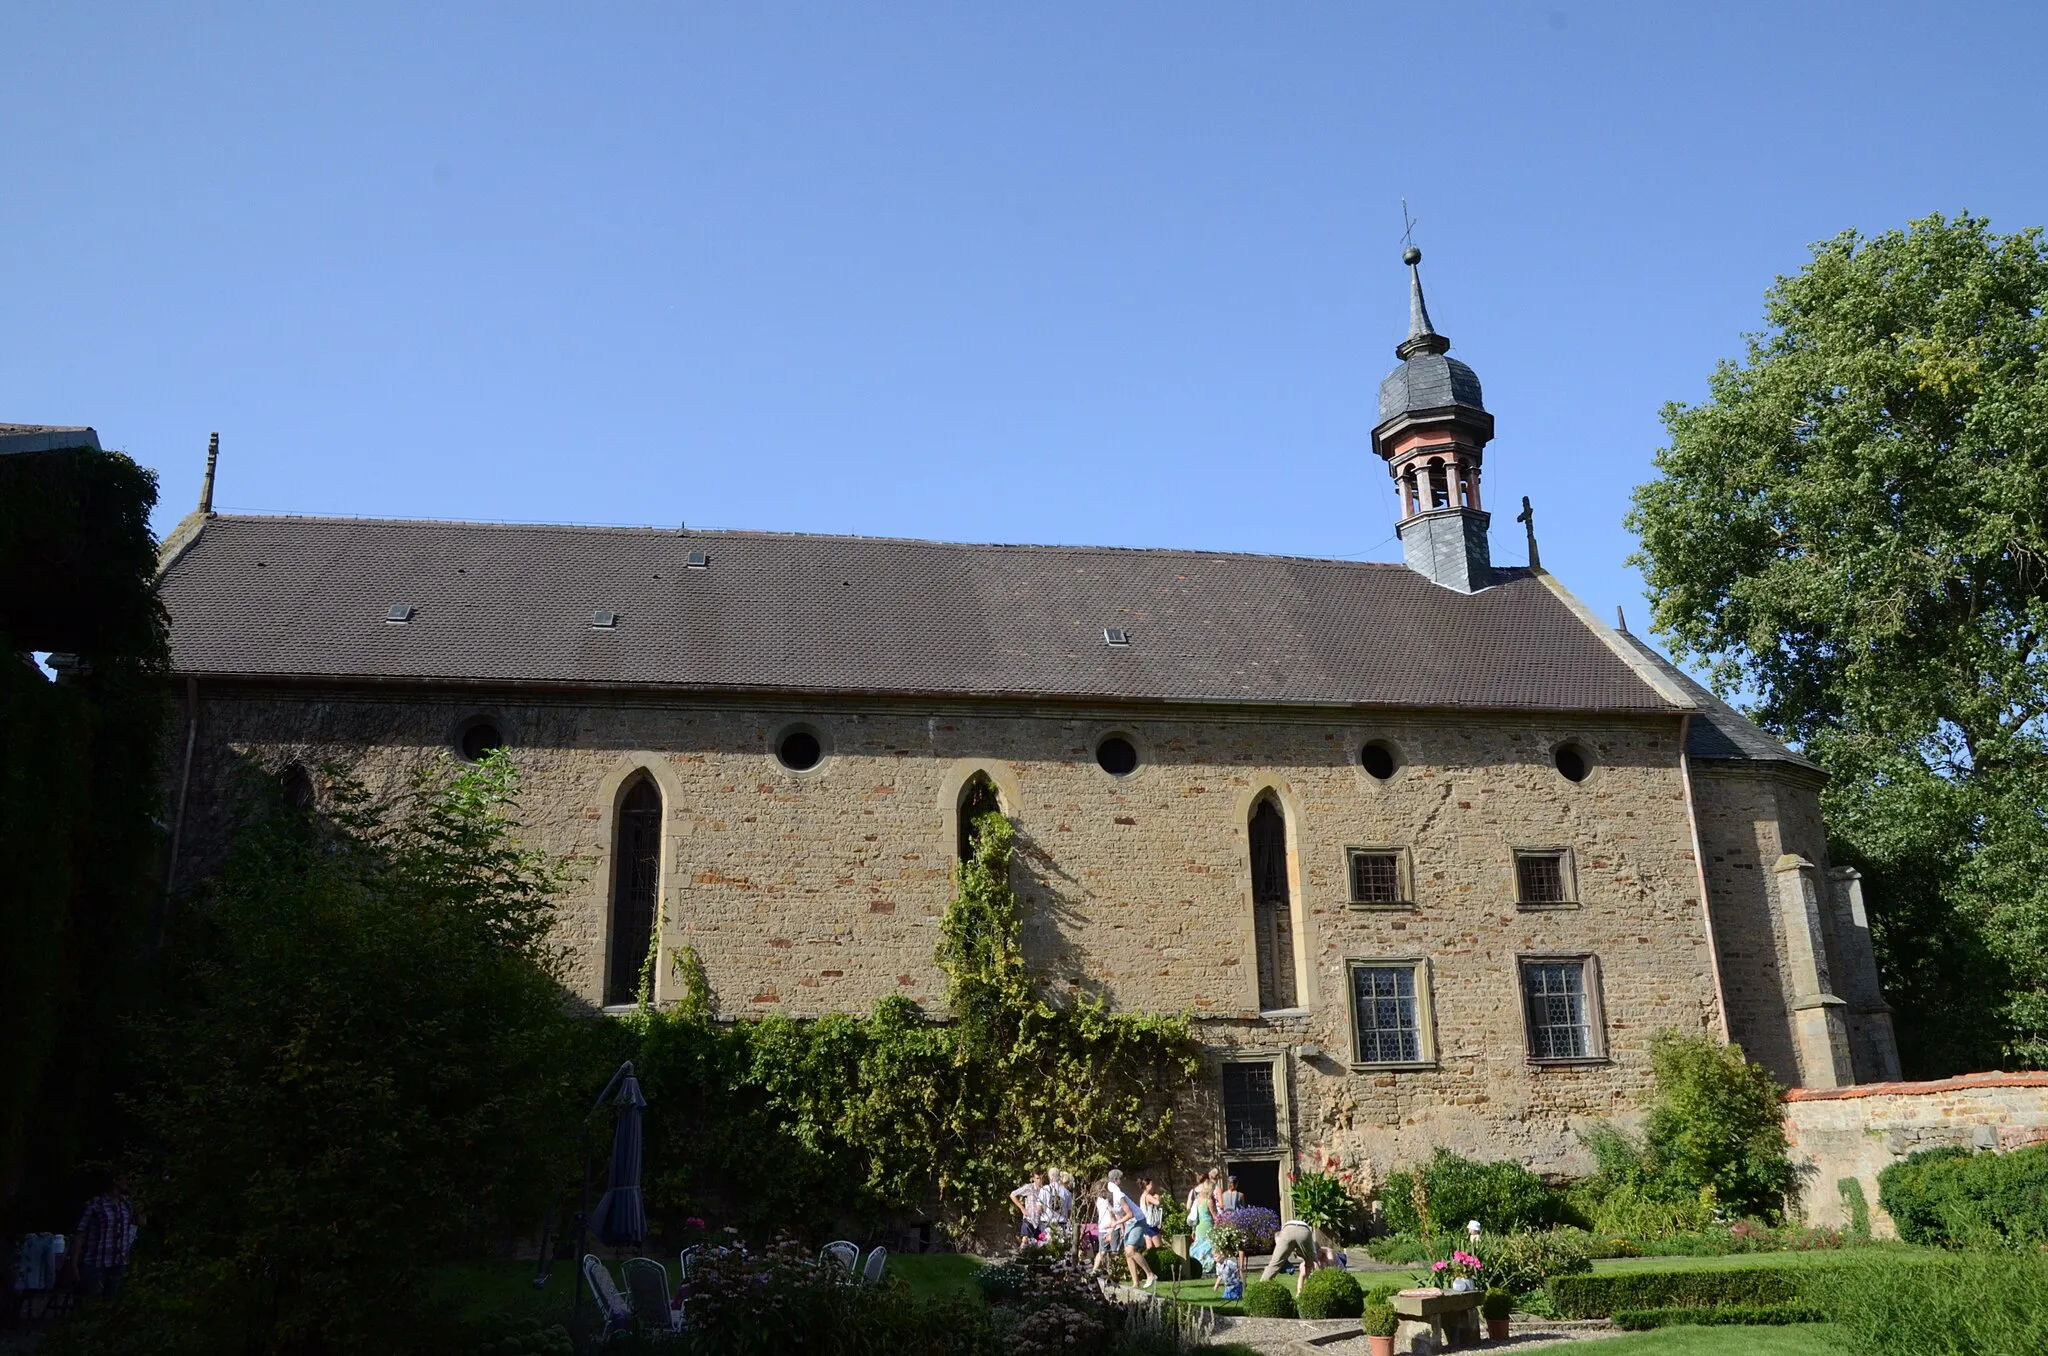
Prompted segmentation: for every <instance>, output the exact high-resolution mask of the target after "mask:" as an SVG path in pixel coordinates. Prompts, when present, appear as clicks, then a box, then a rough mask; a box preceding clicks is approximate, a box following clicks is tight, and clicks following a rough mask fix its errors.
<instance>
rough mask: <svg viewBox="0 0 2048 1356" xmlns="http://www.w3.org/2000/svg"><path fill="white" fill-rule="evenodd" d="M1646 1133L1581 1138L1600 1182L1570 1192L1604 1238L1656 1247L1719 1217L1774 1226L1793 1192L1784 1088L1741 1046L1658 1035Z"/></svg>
mask: <svg viewBox="0 0 2048 1356" xmlns="http://www.w3.org/2000/svg"><path fill="white" fill-rule="evenodd" d="M1650 1063H1651V1067H1652V1069H1653V1070H1654V1071H1655V1074H1656V1080H1657V1084H1656V1092H1655V1096H1654V1099H1653V1101H1652V1103H1651V1106H1650V1114H1649V1116H1648V1118H1647V1119H1646V1120H1645V1122H1644V1126H1643V1134H1642V1136H1641V1137H1640V1138H1635V1137H1632V1136H1630V1135H1629V1134H1627V1133H1626V1132H1624V1131H1622V1130H1620V1129H1618V1128H1616V1127H1615V1126H1612V1125H1601V1126H1597V1127H1595V1128H1594V1129H1592V1130H1591V1131H1589V1132H1587V1133H1586V1134H1585V1135H1584V1136H1583V1137H1582V1138H1583V1142H1584V1144H1585V1145H1586V1147H1587V1148H1588V1149H1590V1150H1591V1151H1592V1153H1593V1157H1594V1161H1595V1162H1597V1163H1598V1164H1599V1168H1600V1171H1599V1173H1598V1174H1597V1175H1596V1176H1595V1177H1593V1178H1591V1179H1589V1180H1587V1181H1586V1182H1584V1183H1581V1184H1580V1186H1579V1187H1578V1188H1576V1189H1575V1190H1574V1191H1573V1193H1572V1200H1573V1202H1574V1204H1575V1205H1577V1207H1578V1208H1579V1209H1580V1210H1581V1211H1583V1212H1585V1213H1587V1214H1589V1215H1591V1217H1592V1224H1593V1227H1594V1228H1595V1229H1597V1230H1598V1231H1599V1232H1601V1233H1604V1234H1613V1235H1617V1236H1619V1235H1630V1236H1634V1237H1640V1238H1653V1237H1657V1236H1659V1235H1662V1234H1668V1233H1676V1232H1682V1231H1685V1230H1689V1229H1699V1228H1703V1227H1705V1226H1706V1225H1707V1224H1708V1223H1709V1222H1710V1221H1711V1219H1712V1216H1713V1211H1714V1208H1715V1207H1716V1206H1717V1205H1719V1206H1725V1207H1727V1208H1728V1209H1730V1210H1731V1211H1733V1212H1735V1213H1738V1214H1743V1215H1758V1216H1763V1217H1766V1218H1771V1219H1775V1218H1777V1217H1778V1215H1779V1214H1780V1213H1781V1212H1782V1211H1783V1209H1784V1204H1785V1196H1786V1193H1787V1192H1789V1191H1790V1190H1791V1189H1792V1186H1793V1181H1794V1179H1793V1173H1792V1160H1791V1157H1790V1155H1789V1154H1788V1153H1787V1152H1786V1146H1785V1125H1784V1115H1783V1111H1782V1109H1781V1108H1780V1106H1779V1103H1778V1095H1779V1091H1780V1090H1779V1088H1778V1085H1777V1084H1776V1083H1774V1082H1773V1081H1772V1080H1771V1076H1770V1074H1768V1073H1767V1072H1765V1071H1764V1069H1763V1067H1762V1066H1760V1065H1756V1064H1751V1063H1750V1062H1749V1061H1748V1060H1746V1059H1745V1058H1744V1057H1743V1054H1742V1049H1741V1047H1740V1046H1735V1045H1721V1044H1719V1043H1717V1042H1715V1041H1713V1040H1711V1039H1709V1038H1708V1037H1706V1036H1680V1035H1678V1034H1677V1033H1676V1032H1672V1031H1664V1032H1659V1033H1658V1034H1657V1036H1656V1037H1655V1038H1654V1039H1652V1041H1651V1042H1650Z"/></svg>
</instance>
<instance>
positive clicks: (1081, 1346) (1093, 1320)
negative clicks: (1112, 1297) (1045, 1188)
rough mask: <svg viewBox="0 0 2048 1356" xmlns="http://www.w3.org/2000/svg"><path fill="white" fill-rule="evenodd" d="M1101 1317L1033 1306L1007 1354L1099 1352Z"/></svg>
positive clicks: (1103, 1329) (1105, 1336)
mask: <svg viewBox="0 0 2048 1356" xmlns="http://www.w3.org/2000/svg"><path fill="white" fill-rule="evenodd" d="M1104 1317H1105V1316H1104V1315H1102V1314H1100V1313H1090V1312H1087V1311H1085V1310H1081V1309H1076V1308H1073V1307H1071V1306H1069V1305H1065V1304H1048V1305H1046V1306H1044V1307H1043V1308H1039V1309H1033V1310H1032V1311H1031V1312H1030V1313H1027V1314H1026V1315H1024V1318H1023V1321H1022V1322H1020V1323H1018V1324H1017V1326H1016V1327H1015V1328H1012V1329H1011V1330H1010V1340H1009V1342H1008V1343H1007V1344H1006V1350H1007V1352H1008V1356H1074V1354H1075V1353H1080V1352H1090V1351H1100V1350H1101V1349H1102V1348H1103V1346H1104V1344H1105V1343H1107V1341H1108V1340H1109V1328H1108V1326H1107V1324H1106V1323H1105V1322H1104V1321H1103V1319H1104ZM790 1349H792V1350H794V1349H796V1348H790Z"/></svg>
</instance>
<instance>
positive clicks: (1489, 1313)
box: [1479, 1287, 1515, 1322]
mask: <svg viewBox="0 0 2048 1356" xmlns="http://www.w3.org/2000/svg"><path fill="white" fill-rule="evenodd" d="M1514 1311H1515V1297H1514V1295H1513V1294H1511V1293H1509V1292H1508V1291H1506V1290H1502V1289H1499V1288H1498V1287H1496V1288H1494V1289H1492V1290H1489V1291H1487V1292H1486V1296H1485V1298H1483V1299H1481V1300H1480V1301H1479V1315H1480V1317H1482V1318H1490V1319H1493V1320H1494V1321H1496V1322H1498V1321H1499V1320H1501V1319H1503V1318H1506V1317H1507V1316H1508V1315H1509V1314H1511V1313H1513V1312H1514Z"/></svg>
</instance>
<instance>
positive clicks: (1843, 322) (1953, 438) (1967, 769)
mask: <svg viewBox="0 0 2048 1356" xmlns="http://www.w3.org/2000/svg"><path fill="white" fill-rule="evenodd" d="M1765 320H1766V325H1767V328H1766V329H1765V330H1764V331H1763V332H1762V333H1760V334H1757V335H1753V336H1751V337H1750V340H1749V344H1748V352H1747V354H1746V357H1745V360H1744V361H1742V362H1740V363H1735V362H1724V363H1722V364H1721V365H1720V366H1719V367H1718V368H1717V369H1716V370H1715V372H1714V374H1713V376H1712V378H1711V379H1710V382H1709V396H1708V398H1707V399H1706V400H1705V401H1703V402H1702V403H1700V404H1697V405H1680V404H1673V405H1669V406H1667V407H1666V408H1665V410H1664V422H1665V426H1666V428H1667V429H1668V431H1669V434H1670V439H1671V441H1670V444H1669V445H1668V446H1667V447H1665V448H1664V449H1663V450H1662V451H1660V452H1659V454H1658V456H1657V468H1658V471H1659V476H1658V478H1657V479H1655V480H1653V481H1651V482H1650V483H1648V484H1646V485H1643V486H1641V487H1640V488H1638V490H1637V491H1636V498H1635V508H1634V511H1633V512H1632V513H1631V515H1630V517H1629V525H1630V527H1631V528H1632V529H1633V530H1634V531H1636V532H1637V533H1638V534H1639V535H1640V537H1641V541H1642V548H1641V550H1640V552H1639V553H1638V554H1637V555H1636V556H1635V557H1634V562H1635V563H1636V564H1638V565H1639V566H1641V567H1642V569H1643V572H1644V576H1645V578H1646V579H1647V580H1648V582H1649V585H1650V590H1651V595H1652V597H1653V598H1654V599H1655V602H1654V604H1653V617H1654V621H1655V627H1656V630H1657V633H1658V634H1659V635H1660V636H1662V637H1663V638H1664V639H1666V640H1667V641H1668V642H1669V643H1670V645H1671V647H1672V651H1673V653H1674V654H1676V655H1678V656H1679V657H1681V658H1695V659H1700V660H1704V661H1706V662H1707V663H1708V664H1709V665H1710V667H1711V672H1712V677H1713V681H1714V683H1715V686H1716V687H1717V688H1718V689H1719V690H1720V691H1722V692H1724V693H1740V694H1746V695H1747V696H1748V697H1749V698H1750V699H1751V701H1752V707H1751V709H1752V712H1753V714H1754V715H1755V716H1756V717H1757V718H1758V719H1759V720H1760V721H1761V722H1762V723H1763V724H1764V725H1765V726H1766V727H1768V728H1769V729H1771V730H1772V731H1774V732H1775V733H1777V734H1778V735H1780V736H1781V737H1783V738H1785V739H1787V740H1789V741H1791V742H1793V743H1794V744H1796V745H1798V746H1800V747H1802V748H1803V749H1804V750H1805V751H1806V752H1807V753H1808V754H1809V755H1810V756H1812V757H1813V758H1815V759H1816V760H1817V761H1819V762H1820V763H1821V765H1822V766H1823V767H1825V768H1826V769H1827V770H1828V771H1829V773H1830V774H1831V776H1832V780H1831V782H1830V785H1829V787H1828V789H1827V791H1826V792H1825V795H1824V809H1825V811H1826V813H1827V815H1828V820H1829V825H1830V831H1831V833H1832V834H1833V835H1834V840H1835V852H1836V854H1837V856H1838V857H1839V858H1840V859H1841V860H1843V861H1845V862H1848V863H1853V864H1856V865H1858V866H1860V867H1861V868H1862V869H1863V870H1864V873H1865V877H1866V896H1867V898H1868V900H1869V903H1870V905H1871V909H1872V914H1873V928H1874V932H1875V934H1876V939H1877V943H1878V946H1879V958H1880V962H1881V963H1882V965H1883V967H1884V971H1885V976H1886V983H1887V987H1888V989H1889V991H1890V994H1891V996H1892V1001H1893V1006H1894V1008H1895V1010H1896V1012H1897V1014H1898V1018H1897V1019H1898V1023H1899V1036H1900V1045H1901V1055H1902V1057H1903V1058H1904V1059H1905V1061H1906V1063H1907V1066H1908V1069H1909V1070H1910V1071H1913V1072H1918V1073H1937V1072H1946V1071H1951V1070H1954V1069H1956V1068H1958V1067H1984V1066H1986V1065H1988V1064H1990V1063H1992V1062H1994V1061H1996V1060H1998V1059H2000V1058H2001V1057H2003V1058H2006V1059H2010V1060H2018V1061H2023V1062H2026V1063H2031V1064H2040V1063H2042V1062H2043V1060H2044V1059H2048V815H2044V808H2048V806H2044V800H2048V794H2044V790H2043V788H2044V787H2048V781H2044V780H2043V776H2042V774H2043V772H2044V771H2048V724H2044V723H2048V249H2044V245H2043V240H2042V235H2041V233H2040V231H2038V230H2026V231H2021V232H2018V233H2015V234H2012V235H2004V236H2001V235H1997V234H1994V233H1993V232H1992V231H1991V229H1990V227H1989V225H1988V223H1986V222H1985V221H1984V220H1982V219H1981V218H1977V217H1972V216H1969V215H1964V216H1961V217H1958V218H1956V219H1954V220H1947V219H1944V218H1942V217H1939V216H1931V217H1928V218H1926V219H1924V220H1920V221H1915V222H1913V223H1911V225H1910V226H1909V228H1908V229H1906V230H1902V231H1892V232H1888V233H1885V234H1883V235H1878V236H1872V237H1864V236H1860V235H1858V234H1857V233H1855V232H1847V233H1844V234H1842V235H1840V236H1837V237H1836V238H1834V239H1832V240H1829V241H1826V242H1823V243H1822V244H1820V245H1818V246H1816V247H1815V249H1814V252H1813V258H1812V260H1811V262H1809V263H1808V264H1807V266H1806V267H1805V268H1804V269H1802V270H1801V271H1800V272H1799V273H1798V274H1796V275H1794V276H1792V277H1788V278H1781V279H1779V280H1778V282H1777V283H1776V285H1775V286H1773V287H1772V288H1771V290H1770V292H1769V293H1768V294H1767V298H1766V307H1765Z"/></svg>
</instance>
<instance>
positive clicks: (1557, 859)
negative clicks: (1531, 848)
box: [1515, 852, 1571, 904]
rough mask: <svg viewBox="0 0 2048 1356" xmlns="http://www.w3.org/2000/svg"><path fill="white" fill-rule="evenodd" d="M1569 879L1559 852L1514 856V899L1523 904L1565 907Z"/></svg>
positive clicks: (1521, 853) (1569, 897)
mask: <svg viewBox="0 0 2048 1356" xmlns="http://www.w3.org/2000/svg"><path fill="white" fill-rule="evenodd" d="M1570 882H1571V877H1570V875H1569V873H1568V872H1567V871H1566V870H1565V860H1564V854H1563V853H1562V852H1518V853H1516V854H1515V898H1516V900H1517V901H1518V902H1519V903H1523V904H1569V903H1570V902H1571V886H1570Z"/></svg>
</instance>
